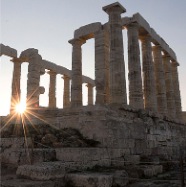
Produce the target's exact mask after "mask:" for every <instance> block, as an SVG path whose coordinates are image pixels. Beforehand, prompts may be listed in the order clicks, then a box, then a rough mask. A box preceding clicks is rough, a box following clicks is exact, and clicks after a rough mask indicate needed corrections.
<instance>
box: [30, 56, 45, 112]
mask: <svg viewBox="0 0 186 187" xmlns="http://www.w3.org/2000/svg"><path fill="white" fill-rule="evenodd" d="M41 60H42V57H41V56H40V55H39V54H38V53H35V54H34V53H32V56H31V57H30V59H29V65H28V80H27V106H28V107H27V108H28V109H34V108H38V107H39V95H40V94H41V93H44V90H43V87H40V75H41V68H42V67H41Z"/></svg>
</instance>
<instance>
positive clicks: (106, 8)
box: [102, 2, 126, 14]
mask: <svg viewBox="0 0 186 187" xmlns="http://www.w3.org/2000/svg"><path fill="white" fill-rule="evenodd" d="M102 9H103V10H104V11H105V12H106V13H107V14H110V13H111V12H113V11H118V12H119V13H124V12H126V9H125V8H124V7H123V6H122V5H121V4H120V3H119V2H116V3H112V4H110V5H107V6H104V7H103V8H102Z"/></svg>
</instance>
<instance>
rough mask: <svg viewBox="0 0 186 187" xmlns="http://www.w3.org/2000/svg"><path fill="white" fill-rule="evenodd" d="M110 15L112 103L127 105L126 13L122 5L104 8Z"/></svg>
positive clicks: (114, 4)
mask: <svg viewBox="0 0 186 187" xmlns="http://www.w3.org/2000/svg"><path fill="white" fill-rule="evenodd" d="M103 10H104V11H105V12H106V13H108V15H109V22H108V24H109V32H110V70H109V71H110V103H111V104H112V103H113V104H127V95H126V81H125V65H124V54H123V53H124V50H123V34H122V20H121V13H124V12H126V10H125V8H124V7H123V6H122V5H121V4H120V3H113V4H111V5H108V6H105V7H103Z"/></svg>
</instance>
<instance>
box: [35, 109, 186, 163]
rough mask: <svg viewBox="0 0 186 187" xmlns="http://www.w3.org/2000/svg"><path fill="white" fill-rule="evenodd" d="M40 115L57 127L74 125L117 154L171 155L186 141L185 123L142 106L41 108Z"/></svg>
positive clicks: (167, 156)
mask: <svg viewBox="0 0 186 187" xmlns="http://www.w3.org/2000/svg"><path fill="white" fill-rule="evenodd" d="M40 113H41V112H40ZM41 115H42V116H45V118H44V120H45V121H48V122H49V123H51V124H53V125H55V126H56V127H58V128H59V129H61V128H67V127H68V128H69V127H71V128H75V129H78V130H79V131H80V132H81V133H82V134H83V135H84V136H86V137H88V138H90V139H94V140H97V141H99V142H101V144H100V147H104V148H109V149H113V148H114V149H115V151H114V152H115V153H116V152H120V153H119V155H120V157H122V156H125V155H141V156H150V155H153V156H160V157H162V158H165V159H172V158H173V157H177V156H179V151H180V149H181V148H182V147H183V146H185V145H186V142H185V140H186V125H184V124H180V123H177V122H175V121H171V120H170V119H168V118H163V117H162V116H159V115H157V114H155V113H152V112H149V111H145V110H132V109H130V108H120V109H116V108H110V107H101V106H92V107H80V108H77V109H73V110H68V109H66V110H51V111H50V110H45V111H42V114H41ZM53 116H55V118H53ZM35 123H38V124H39V123H40V122H38V121H37V120H36V121H35ZM116 149H117V151H116Z"/></svg>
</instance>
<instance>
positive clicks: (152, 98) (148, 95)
mask: <svg viewBox="0 0 186 187" xmlns="http://www.w3.org/2000/svg"><path fill="white" fill-rule="evenodd" d="M140 39H141V42H142V60H143V62H142V66H143V82H144V83H143V87H144V106H145V109H149V110H153V111H157V98H156V88H155V78H154V67H153V60H152V46H151V37H150V36H149V35H143V36H140Z"/></svg>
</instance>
